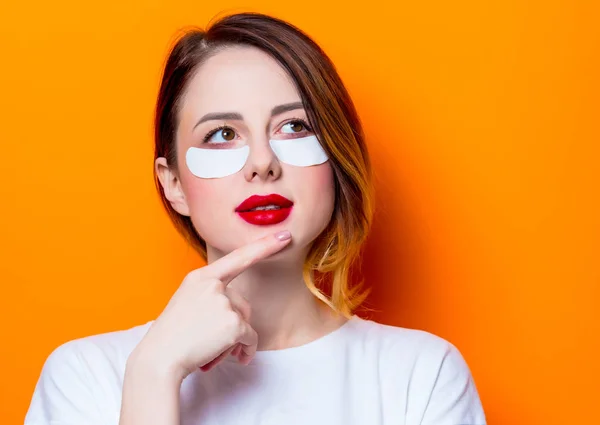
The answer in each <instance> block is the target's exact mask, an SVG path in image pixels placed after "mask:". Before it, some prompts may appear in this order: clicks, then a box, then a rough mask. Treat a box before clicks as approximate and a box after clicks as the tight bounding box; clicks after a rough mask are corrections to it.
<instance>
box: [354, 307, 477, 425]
mask: <svg viewBox="0 0 600 425" xmlns="http://www.w3.org/2000/svg"><path fill="white" fill-rule="evenodd" d="M355 330H356V331H357V335H356V336H357V338H355V339H356V340H358V341H361V345H362V346H364V347H368V348H367V349H370V350H372V352H373V355H372V356H370V357H372V358H373V357H375V360H376V362H377V364H378V371H379V374H380V375H381V376H383V377H384V378H383V381H382V382H383V383H384V386H385V387H386V388H388V389H389V390H390V391H392V392H394V393H395V394H403V395H404V397H406V400H407V403H408V405H407V415H409V416H410V417H412V418H418V419H419V421H420V422H419V423H422V424H436V425H437V424H457V423H460V424H469V425H482V424H485V423H486V419H485V415H484V412H483V408H482V405H481V401H480V398H479V394H478V392H477V388H476V385H475V381H474V379H473V376H472V374H471V370H470V368H469V366H468V364H467V362H466V360H465V358H464V356H463V355H462V353H461V351H460V350H459V349H458V348H457V347H456V346H455V345H454V344H453V343H452V342H450V341H448V340H447V339H445V338H443V337H441V336H438V335H436V334H434V333H431V332H428V331H425V330H420V329H411V328H405V327H399V326H391V325H385V324H382V323H377V322H375V321H371V320H365V319H359V320H357V321H356V325H355Z"/></svg>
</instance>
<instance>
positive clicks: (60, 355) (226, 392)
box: [25, 316, 486, 425]
mask: <svg viewBox="0 0 600 425" xmlns="http://www.w3.org/2000/svg"><path fill="white" fill-rule="evenodd" d="M151 324H152V321H150V322H148V323H146V324H144V325H140V326H136V327H133V328H131V329H127V330H122V331H116V332H108V333H103V334H98V335H92V336H88V337H85V338H80V339H75V340H72V341H69V342H67V343H65V344H63V345H61V346H59V347H58V348H56V349H55V350H54V351H53V352H52V353H51V354H50V356H49V357H48V358H47V359H46V362H45V364H44V366H43V369H42V372H41V375H40V377H39V380H38V382H37V385H36V387H35V391H34V393H33V398H32V401H31V405H30V407H29V411H28V412H27V415H26V417H25V425H117V424H118V423H119V412H120V409H121V393H122V386H123V377H124V373H125V364H126V361H127V358H128V356H129V354H130V353H131V351H132V350H133V349H134V348H135V346H136V345H137V344H138V342H139V341H140V340H141V339H142V337H143V336H144V334H145V333H146V332H147V330H148V329H149V327H150V325H151ZM180 411H181V424H182V425H217V424H218V425H234V424H235V425H240V424H244V425H246V424H248V425H254V424H256V425H259V424H260V425H296V424H302V425H320V424H327V425H337V424H339V425H342V424H343V425H380V424H381V425H383V424H385V425H417V424H418V425H484V424H486V419H485V415H484V412H483V408H482V405H481V402H480V399H479V395H478V393H477V389H476V387H475V383H474V381H473V378H472V375H471V373H470V370H469V367H468V366H467V364H466V363H465V360H464V358H463V356H462V355H461V353H460V352H459V351H458V349H457V348H456V347H455V346H454V345H453V344H451V343H450V342H448V341H446V340H445V339H443V338H441V337H439V336H436V335H434V334H431V333H429V332H426V331H422V330H416V329H408V328H402V327H395V326H389V325H383V324H380V323H377V322H374V321H371V320H365V319H362V318H359V317H358V316H353V317H352V319H350V320H349V321H348V322H346V323H345V324H344V325H343V326H341V327H340V328H338V329H337V330H335V331H333V332H331V333H329V334H328V335H325V336H323V337H321V338H319V339H317V340H315V341H312V342H310V343H308V344H305V345H302V346H299V347H293V348H287V349H283V350H272V351H258V352H257V353H256V356H255V357H254V359H253V361H252V363H250V365H248V366H243V365H240V364H239V363H237V360H236V359H235V358H234V357H231V356H230V357H229V358H228V359H226V360H225V361H222V362H220V363H219V364H218V365H217V366H216V367H215V368H213V369H211V370H210V371H208V372H202V371H201V370H198V371H196V372H193V373H192V374H190V375H189V376H187V377H186V378H185V379H184V380H183V383H182V385H181V390H180Z"/></svg>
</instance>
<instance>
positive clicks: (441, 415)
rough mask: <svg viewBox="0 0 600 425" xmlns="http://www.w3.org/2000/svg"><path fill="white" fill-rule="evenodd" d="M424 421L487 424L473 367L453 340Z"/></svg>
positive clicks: (437, 424)
mask: <svg viewBox="0 0 600 425" xmlns="http://www.w3.org/2000/svg"><path fill="white" fill-rule="evenodd" d="M421 425H486V418H485V414H484V412H483V407H482V405H481V400H480V398H479V394H478V392H477V388H476V387H475V382H474V380H473V377H472V375H471V371H470V370H469V367H468V365H467V363H466V362H465V359H464V358H463V356H462V354H461V353H460V351H459V350H458V349H457V348H456V347H455V346H454V345H452V344H451V343H449V342H448V343H447V348H446V351H445V354H444V357H443V359H442V362H441V365H440V367H439V371H438V374H437V377H436V379H435V383H434V385H433V388H432V391H431V394H430V397H429V401H428V403H427V406H426V409H425V412H424V414H423V418H422V421H421Z"/></svg>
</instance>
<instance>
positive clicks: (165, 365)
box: [126, 343, 185, 387]
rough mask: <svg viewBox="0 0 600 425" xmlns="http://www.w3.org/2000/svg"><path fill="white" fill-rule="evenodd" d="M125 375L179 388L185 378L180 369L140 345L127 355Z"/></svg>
mask: <svg viewBox="0 0 600 425" xmlns="http://www.w3.org/2000/svg"><path fill="white" fill-rule="evenodd" d="M127 373H129V374H133V375H136V376H143V377H146V378H149V379H151V380H153V381H158V382H163V383H165V384H167V385H177V386H178V387H179V386H181V382H182V381H183V378H184V376H185V374H184V371H183V370H182V368H180V367H178V366H177V365H176V364H175V363H173V362H170V361H167V360H165V359H163V358H161V357H160V356H159V355H157V352H156V351H155V350H152V349H151V347H146V346H145V345H143V344H142V343H140V344H138V346H137V347H136V348H135V349H134V350H133V351H132V352H131V354H130V355H129V357H128V359H127V366H126V374H127Z"/></svg>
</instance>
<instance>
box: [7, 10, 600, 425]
mask: <svg viewBox="0 0 600 425" xmlns="http://www.w3.org/2000/svg"><path fill="white" fill-rule="evenodd" d="M9 3H14V4H10V5H9ZM391 3H392V2H390V4H387V3H381V4H377V2H372V1H370V2H367V3H366V4H356V5H351V4H350V3H349V2H339V4H335V2H334V3H331V4H327V2H324V1H322V0H319V1H312V0H305V1H303V2H292V3H288V2H281V1H253V2H252V3H251V4H252V6H251V7H249V5H250V3H243V2H237V3H235V2H203V1H184V2H178V3H177V4H176V3H173V2H166V1H162V2H161V1H135V2H128V3H122V2H121V1H117V0H109V1H104V2H98V3H96V4H93V5H84V4H82V3H81V2H76V1H64V0H61V1H53V2H46V1H39V0H37V1H36V0H34V1H33V2H25V3H20V4H19V5H17V3H16V2H3V5H2V6H0V40H1V46H0V47H1V49H0V54H1V55H2V66H1V67H0V85H1V87H0V89H1V94H2V95H1V100H0V108H1V109H0V119H1V121H2V125H1V126H0V140H1V146H2V166H1V167H0V173H1V174H0V177H1V181H2V184H1V185H0V195H1V199H2V201H1V202H2V208H1V209H0V218H1V220H0V241H1V244H2V247H1V258H0V279H1V282H2V291H3V294H2V297H0V341H1V346H0V354H1V358H2V361H1V362H0V376H1V377H2V379H0V400H1V401H0V409H1V419H0V420H1V421H2V423H6V424H13V423H14V424H17V423H23V416H24V414H25V411H26V409H27V407H28V405H29V401H30V397H31V394H32V391H33V387H34V385H35V382H36V380H37V378H38V375H39V373H40V370H41V367H42V364H43V362H44V360H45V358H46V357H47V355H48V354H49V353H50V352H51V351H52V350H53V349H54V348H55V347H57V346H58V345H60V344H61V343H63V342H66V341H67V340H70V339H73V338H77V337H82V336H86V335H90V334H94V333H100V332H107V331H112V330H118V329H124V328H128V327H131V326H135V325H137V324H141V323H145V321H147V320H150V319H152V318H154V317H156V315H158V314H159V313H160V311H161V310H162V308H163V307H164V305H165V304H166V302H167V301H168V299H169V297H170V295H171V294H172V293H173V291H174V290H175V288H176V287H177V285H178V284H179V282H180V281H181V279H182V278H183V276H184V275H185V274H186V273H187V272H188V271H190V270H191V269H193V268H196V267H198V266H199V265H200V263H199V259H198V257H197V256H196V255H194V253H193V252H192V251H191V250H190V249H189V248H188V247H187V246H186V245H185V244H184V242H183V241H182V239H181V238H180V237H179V236H178V235H177V234H176V232H175V230H174V229H173V228H172V226H171V224H170V222H169V221H168V219H167V216H166V214H165V213H164V212H163V211H162V209H161V207H160V204H159V202H158V196H157V195H156V193H155V191H154V187H153V183H152V166H153V164H152V139H151V137H152V112H153V107H154V100H155V95H156V92H157V87H158V81H159V76H160V68H161V65H162V62H163V60H164V57H165V55H166V52H167V48H168V46H169V44H170V42H171V41H172V39H173V36H174V34H175V32H176V30H177V29H178V28H180V27H182V26H184V25H187V24H198V25H204V24H205V23H206V22H207V21H208V19H209V18H211V17H212V16H213V15H215V14H216V13H218V12H221V11H224V10H225V11H242V10H254V11H262V12H266V13H272V14H274V15H276V16H279V17H282V18H284V19H288V20H290V21H291V22H292V23H295V24H297V25H298V26H300V27H301V28H303V29H304V30H306V31H307V32H308V33H309V34H310V35H312V36H313V37H314V38H315V39H316V40H317V42H319V43H320V44H321V45H322V46H323V48H324V49H325V50H326V51H327V52H328V53H329V54H330V56H331V57H332V59H333V60H334V62H335V63H336V65H337V66H338V69H339V71H340V73H341V75H342V78H343V79H344V80H345V82H346V83H347V85H348V88H349V90H350V92H351V94H352V95H353V97H354V99H355V101H356V103H357V107H358V109H359V112H360V113H361V115H362V117H363V120H364V124H365V128H366V131H367V134H368V140H369V148H370V150H371V153H372V156H373V161H374V165H375V170H376V175H377V189H378V208H379V211H378V213H377V217H376V222H375V226H374V229H373V234H372V238H371V239H370V241H369V251H368V254H367V255H366V257H365V271H366V275H367V278H368V279H369V281H370V282H371V283H372V285H373V286H374V288H375V289H374V294H373V297H372V298H371V300H370V305H371V306H372V307H374V308H376V309H377V312H376V313H375V314H374V315H373V316H372V317H373V318H375V319H377V320H379V321H382V322H385V323H390V324H395V325H401V326H407V327H416V328H421V329H426V330H428V331H431V332H434V333H436V334H438V335H440V336H442V337H444V338H447V339H449V340H450V341H452V342H453V343H454V344H455V345H456V346H457V347H458V348H459V349H460V350H461V352H462V353H463V355H464V357H465V358H466V360H467V362H468V364H469V365H470V367H471V370H472V373H473V375H474V377H475V381H476V384H477V386H478V389H479V393H480V396H481V399H482V402H483V405H484V409H485V411H486V414H487V417H488V423H489V424H512V425H521V424H522V425H531V424H544V425H551V424H556V425H558V424H561V425H562V424H591V423H595V422H596V421H597V419H598V418H597V417H596V416H597V415H596V414H595V411H596V406H595V405H596V404H597V402H598V395H599V390H598V382H599V381H600V366H599V362H598V353H599V349H600V344H599V341H598V336H599V334H600V326H599V322H600V320H599V317H598V311H597V309H598V306H599V305H600V303H599V298H600V296H599V295H600V289H599V288H600V270H599V269H600V267H599V261H598V253H599V252H600V224H599V222H600V218H599V217H600V201H599V191H600V189H599V187H600V172H599V166H598V161H599V159H600V148H599V145H600V143H599V142H600V137H599V136H600V130H599V128H600V126H599V125H598V124H599V112H600V108H599V103H600V102H599V99H600V84H599V76H600V59H599V57H600V56H599V53H600V49H599V46H600V30H599V29H598V28H599V27H598V25H597V23H598V20H599V17H600V8H599V7H598V6H597V4H598V3H597V2H593V1H589V2H585V1H567V0H565V1H553V0H544V1H542V0H530V1H521V0H512V1H511V0H509V1H500V0H497V1H493V2H485V1H484V2H481V1H474V0H454V1H437V2H435V1H434V2H432V1H424V2H415V1H410V2H408V1H407V2H401V3H399V4H396V5H395V6H392V5H391ZM594 3H595V4H594ZM594 25H595V27H594ZM594 309H596V310H594Z"/></svg>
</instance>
